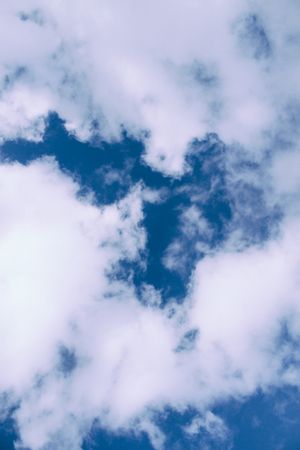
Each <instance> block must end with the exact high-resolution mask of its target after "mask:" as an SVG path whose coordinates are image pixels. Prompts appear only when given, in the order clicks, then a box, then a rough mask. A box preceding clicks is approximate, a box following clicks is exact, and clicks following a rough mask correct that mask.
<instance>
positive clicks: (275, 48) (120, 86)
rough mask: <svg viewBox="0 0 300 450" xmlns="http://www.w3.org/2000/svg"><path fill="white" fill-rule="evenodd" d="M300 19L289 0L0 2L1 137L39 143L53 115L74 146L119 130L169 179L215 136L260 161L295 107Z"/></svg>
mask: <svg viewBox="0 0 300 450" xmlns="http://www.w3.org/2000/svg"><path fill="white" fill-rule="evenodd" d="M298 13H299V11H298V5H297V2H295V1H293V0H289V2H288V6H286V2H284V3H283V2H282V1H279V2H277V3H276V6H274V5H273V3H272V2H264V5H261V4H260V3H258V2H255V1H251V2H250V1H249V2H248V1H243V0H230V1H228V2H226V4H223V3H222V2H220V1H218V0H214V1H213V2H210V4H209V5H204V4H202V3H199V2H195V1H192V0H191V1H188V2H182V1H181V0H176V2H170V1H167V2H165V3H164V5H163V6H162V5H161V4H160V3H157V2H151V3H147V2H143V3H141V4H137V3H136V2H134V1H132V0H127V1H126V2H120V1H117V0H116V1H113V2H107V1H105V2H101V3H99V2H96V1H94V0H89V1H88V2H87V3H86V2H85V3H84V4H83V3H82V2H80V1H76V2H74V3H73V5H72V8H70V7H69V6H68V5H67V4H63V3H61V2H59V3H51V4H49V2H44V1H42V2H36V0H26V1H25V2H24V1H22V2H20V1H18V0H14V1H13V2H9V3H4V4H3V5H2V6H1V36H2V39H1V41H2V42H5V46H4V45H3V46H2V47H3V48H2V52H1V57H0V76H1V81H0V85H1V100H0V118H1V120H0V122H1V127H0V136H1V138H2V139H14V138H17V137H24V138H26V139H34V140H37V139H42V135H43V129H44V120H45V118H46V117H47V114H48V113H49V112H51V111H56V112H57V113H58V114H59V115H60V116H61V117H62V118H63V119H64V120H65V121H66V128H67V129H68V130H69V131H70V132H72V133H75V134H76V136H77V137H78V138H79V139H82V140H90V139H91V140H93V138H94V137H95V136H96V135H97V134H100V136H101V138H102V139H104V140H108V141H111V140H119V139H121V138H122V132H123V130H124V129H125V130H126V132H127V133H128V134H130V135H132V136H134V137H135V138H137V139H141V140H143V141H144V143H145V145H146V154H145V159H146V161H147V162H148V163H149V164H151V165H153V166H154V167H156V168H158V169H159V170H162V171H164V172H167V173H172V174H178V173H180V172H181V171H182V170H183V168H184V156H185V154H186V152H187V150H188V148H189V144H190V143H191V142H192V141H193V139H195V138H199V139H204V138H205V137H206V135H207V133H213V132H214V133H218V134H219V136H220V138H221V139H223V140H224V141H225V142H226V143H227V144H228V145H232V144H234V145H239V146H242V147H244V148H245V149H247V151H249V152H250V154H252V155H254V156H255V158H260V157H261V153H264V151H265V150H267V149H268V147H269V146H270V145H273V141H274V139H276V137H277V136H278V133H280V132H281V133H282V131H280V130H282V123H283V121H284V122H285V125H286V126H289V123H290V118H288V117H287V116H286V111H288V110H290V108H291V107H292V105H293V104H294V105H295V104H297V98H299V88H298V75H297V74H298V72H299V64H298V58H297V55H298V52H299V39H298V26H297V21H296V20H295V17H298ZM282 16H284V20H281V19H280V18H281V17H282ZM283 80H288V81H287V82H284V81H283ZM298 103H299V102H298ZM284 117H285V118H284ZM295 132H296V131H295ZM285 137H286V138H287V136H285ZM288 139H292V136H288Z"/></svg>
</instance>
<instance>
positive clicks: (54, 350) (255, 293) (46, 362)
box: [0, 159, 300, 450]
mask: <svg viewBox="0 0 300 450" xmlns="http://www.w3.org/2000/svg"><path fill="white" fill-rule="evenodd" d="M0 175H1V185H0V212H1V217H2V218H3V220H2V221H1V230H0V247H1V252H0V254H1V258H0V267H1V303H0V318H1V319H0V333H1V347H0V362H1V367H4V368H5V369H4V370H2V371H1V376H0V390H1V392H2V393H5V394H6V396H7V399H8V400H9V401H10V404H15V405H17V406H18V407H17V409H16V411H15V413H14V415H15V418H16V420H17V424H18V427H19V431H20V438H21V442H22V445H25V446H26V447H29V448H30V449H32V450H38V449H43V448H46V447H45V446H46V445H49V444H51V445H52V446H54V448H72V449H76V448H78V449H80V448H81V443H82V439H83V438H84V436H85V435H86V433H87V432H88V430H89V428H90V426H91V424H92V423H93V422H94V421H95V420H96V421H97V423H98V424H99V425H100V426H102V427H106V428H108V429H110V430H112V431H115V432H116V431H117V432H120V431H124V430H134V432H135V433H138V432H140V431H145V432H147V433H148V434H149V436H150V438H151V440H152V443H153V446H154V447H155V448H162V447H163V443H164V436H163V434H162V432H161V431H160V430H159V428H158V427H157V424H156V423H155V414H154V413H155V412H160V411H163V410H164V408H165V407H166V406H171V407H173V408H175V409H177V410H178V411H184V410H185V409H186V408H187V407H188V406H193V407H195V408H197V409H198V410H199V412H200V414H201V415H200V416H199V417H198V418H195V421H194V422H192V424H191V426H192V425H193V426H192V428H191V427H188V428H187V430H186V432H187V433H188V434H191V433H197V431H195V427H196V428H197V427H198V428H199V430H200V431H201V429H206V430H207V432H209V433H210V434H212V435H214V436H215V438H216V439H219V438H221V437H222V436H223V434H224V433H225V434H226V433H227V432H226V427H225V425H224V424H223V423H222V421H221V419H218V418H216V417H215V416H214V415H213V414H212V413H211V412H209V409H210V408H212V407H213V405H214V402H215V401H216V400H218V401H219V400H222V399H223V400H224V399H227V398H230V397H232V396H234V397H236V398H243V397H245V396H247V395H250V394H251V393H253V392H255V391H256V389H258V388H262V389H268V387H269V386H278V385H283V384H291V385H296V386H298V385H299V377H298V365H299V357H298V354H297V346H295V343H296V342H297V340H298V339H299V334H300V322H299V295H298V292H299V270H300V261H299V255H298V252H297V248H298V246H297V243H298V241H299V236H298V228H299V219H295V218H294V219H293V220H287V221H286V222H285V223H284V224H283V227H282V233H281V235H279V236H277V238H276V239H275V238H274V239H273V241H270V242H269V243H267V244H265V245H263V246H260V247H257V248H253V247H252V248H249V249H246V250H244V251H237V252H233V251H226V250H224V251H218V252H217V253H215V254H214V255H210V256H207V257H206V258H204V259H203V260H202V261H200V262H199V263H198V265H197V268H196V270H195V273H194V277H193V280H192V283H191V287H190V292H189V295H188V298H187V299H186V301H185V302H184V303H183V304H182V305H181V306H178V305H177V306H176V305H173V304H172V303H170V304H169V305H168V306H165V307H164V308H162V307H161V306H160V302H159V294H158V293H156V292H155V290H153V288H152V287H151V286H145V288H144V289H143V292H142V299H141V300H142V301H141V302H140V301H139V299H138V298H137V294H136V292H135V289H134V286H133V285H132V284H131V282H130V280H125V281H120V280H119V279H118V277H117V276H116V269H117V266H118V263H119V262H120V261H121V260H123V259H124V258H125V259H126V258H127V259H128V258H129V259H134V258H139V250H140V249H142V248H143V246H144V244H145V236H144V231H143V229H142V228H141V225H140V221H141V218H142V204H143V191H142V190H141V189H140V188H135V189H134V190H133V191H132V192H131V193H130V194H129V196H128V197H127V198H125V199H124V200H122V201H121V202H120V203H118V204H115V205H112V206H106V207H104V208H102V207H98V206H96V205H95V204H94V203H93V197H92V194H89V196H88V197H86V196H85V197H83V196H82V195H81V194H80V188H79V186H78V185H77V184H76V183H75V182H74V181H73V180H72V179H71V178H70V177H68V176H67V175H65V174H63V173H62V172H61V171H60V170H59V169H58V168H57V166H56V164H55V162H54V161H53V160H51V159H44V160H38V161H35V162H33V163H31V164H30V165H27V166H23V165H20V164H5V163H3V164H2V165H1V166H0ZM146 198H147V196H146ZM7 406H8V405H7V404H4V403H2V408H7ZM4 412H5V411H4ZM193 430H194V431H193ZM200 431H199V432H200ZM220 433H221V434H222V436H221V435H220ZM220 436H221V437H220ZM224 436H225V435H224Z"/></svg>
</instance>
